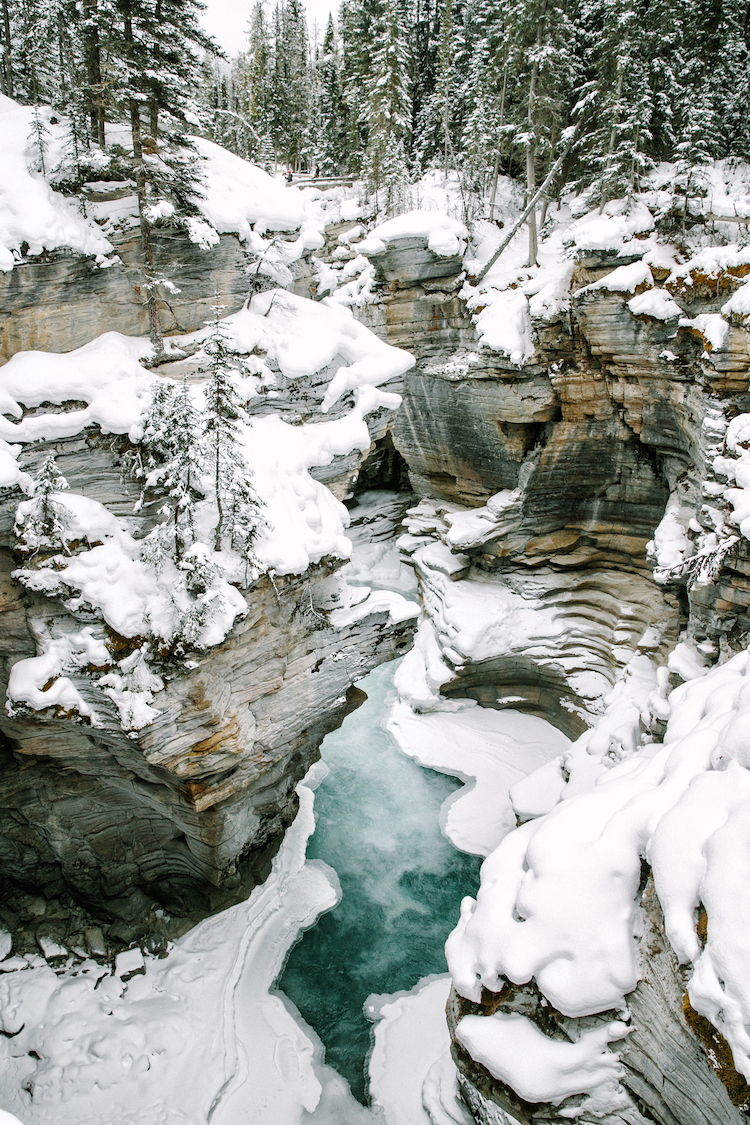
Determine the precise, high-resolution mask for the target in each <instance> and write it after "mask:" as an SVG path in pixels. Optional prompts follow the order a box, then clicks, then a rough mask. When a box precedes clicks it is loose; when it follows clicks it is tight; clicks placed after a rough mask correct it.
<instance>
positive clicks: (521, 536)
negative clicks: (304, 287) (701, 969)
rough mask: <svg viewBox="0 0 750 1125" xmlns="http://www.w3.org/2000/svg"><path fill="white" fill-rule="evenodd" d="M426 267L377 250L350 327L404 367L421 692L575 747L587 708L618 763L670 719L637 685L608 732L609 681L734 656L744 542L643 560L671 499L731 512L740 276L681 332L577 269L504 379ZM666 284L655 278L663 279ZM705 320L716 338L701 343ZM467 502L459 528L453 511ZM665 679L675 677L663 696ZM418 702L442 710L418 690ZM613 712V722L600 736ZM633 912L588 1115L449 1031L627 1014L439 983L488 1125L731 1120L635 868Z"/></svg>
mask: <svg viewBox="0 0 750 1125" xmlns="http://www.w3.org/2000/svg"><path fill="white" fill-rule="evenodd" d="M425 254H426V250H425V245H424V240H423V242H422V245H421V247H420V252H419V253H415V249H414V245H413V243H412V242H410V241H409V240H406V239H404V240H401V241H399V240H393V241H391V243H390V244H389V247H388V254H387V255H385V256H384V255H379V256H375V257H373V262H374V263H375V264H376V269H377V271H378V281H379V296H378V297H377V299H376V302H375V304H374V305H370V306H366V307H365V310H364V312H363V314H362V315H363V318H364V319H365V320H366V322H367V323H368V324H370V325H371V326H372V327H373V328H374V330H375V331H377V332H379V333H381V334H382V335H383V337H384V338H386V339H388V340H391V341H393V342H398V343H399V344H400V345H402V346H405V347H409V348H410V349H411V350H412V351H413V352H414V354H415V355H416V356H417V357H418V362H417V366H416V367H415V368H414V369H413V370H412V371H410V372H408V373H407V375H406V378H405V396H404V405H403V407H402V409H401V411H400V412H399V415H398V418H397V422H396V426H395V429H394V441H395V445H396V448H397V449H398V450H399V452H400V453H401V455H402V456H403V458H404V459H405V461H406V463H407V465H408V469H409V475H410V479H411V482H412V485H413V487H414V489H415V491H416V493H417V494H418V495H419V496H420V497H421V498H422V504H421V505H420V508H419V509H417V510H416V513H414V514H413V516H412V517H411V519H410V522H408V523H407V527H408V531H409V535H407V536H406V537H405V538H404V539H403V540H402V545H403V549H404V552H405V556H406V558H407V560H408V561H410V562H411V564H412V565H414V567H415V569H416V572H417V575H418V577H419V580H420V589H421V593H422V599H423V603H424V608H425V612H426V618H427V621H428V623H430V624H431V627H432V634H431V635H432V638H433V639H432V641H431V642H430V646H431V647H430V646H428V647H426V648H425V653H426V654H427V653H428V652H431V653H434V652H435V646H437V649H438V650H439V652H440V657H441V659H442V662H443V671H442V679H441V677H437V679H434V681H433V683H432V687H433V688H437V689H439V692H440V695H441V696H442V697H444V698H445V697H447V698H448V699H453V698H460V697H461V696H464V697H471V698H474V699H476V700H477V701H478V702H479V703H480V704H481V705H483V706H490V707H502V706H510V707H514V708H521V709H522V710H528V711H531V712H532V713H537V714H540V715H543V716H544V717H546V718H549V719H551V720H552V721H553V722H555V723H556V725H558V726H559V727H560V728H561V729H562V730H564V731H565V732H566V733H567V734H569V735H570V736H571V737H575V736H576V735H578V734H580V733H581V731H584V730H586V729H588V728H589V727H591V726H593V725H594V724H595V723H596V722H597V721H599V720H601V718H602V715H604V734H605V736H606V738H608V739H609V742H610V749H609V753H610V755H611V756H612V758H613V759H614V760H617V757H618V755H619V753H620V749H619V747H620V740H623V743H627V742H628V739H630V741H631V746H630V749H632V748H633V746H634V742H633V739H634V738H635V737H640V736H642V735H645V736H646V741H648V740H650V739H653V740H655V741H656V742H658V741H659V739H660V738H661V732H662V730H663V724H661V723H660V720H659V717H658V715H657V714H656V713H655V712H654V711H653V710H652V711H649V709H648V706H646V699H647V697H648V691H647V690H644V691H642V692H641V693H640V695H639V694H638V692H637V691H634V692H633V699H634V700H638V699H640V703H639V704H638V705H637V706H635V707H634V708H633V709H632V710H631V713H630V716H629V718H628V721H627V723H624V724H622V725H619V726H618V725H617V724H618V723H620V722H621V720H622V719H623V717H624V715H625V711H623V712H622V713H620V712H618V711H617V707H618V706H619V703H618V700H617V699H616V698H615V699H614V702H613V697H612V696H609V697H608V696H607V695H606V691H607V690H608V689H607V688H606V684H607V683H608V684H609V685H622V684H626V685H627V684H628V683H631V684H632V683H634V682H635V680H636V679H637V677H638V675H639V674H641V671H643V670H644V669H645V675H646V680H647V681H648V677H649V676H653V672H652V671H649V669H653V668H655V667H656V666H658V665H659V664H663V663H664V662H665V661H666V659H667V657H668V655H669V653H670V652H671V651H672V650H673V649H674V647H675V645H676V644H677V642H678V639H682V640H685V639H687V640H689V641H690V642H691V644H692V645H693V646H694V651H696V650H697V651H698V652H701V653H703V654H704V657H705V659H706V660H707V661H708V662H709V663H710V662H711V661H715V660H717V659H719V660H723V659H726V657H727V656H728V655H730V654H731V653H733V652H738V651H741V649H742V648H743V647H744V646H745V645H746V644H747V636H748V629H749V628H750V616H748V605H750V585H749V584H748V575H750V550H749V546H750V545H749V544H748V542H747V540H746V539H744V538H741V537H738V538H737V539H736V540H735V541H734V543H733V545H732V549H731V550H728V552H727V553H726V555H725V556H722V560H721V563H720V565H719V566H717V567H716V570H715V572H714V573H712V575H711V580H709V581H703V582H693V581H691V580H690V576H689V574H686V573H685V571H684V570H683V571H682V573H680V568H679V567H677V568H676V570H675V572H674V573H673V574H662V576H661V580H660V581H659V582H657V581H655V580H654V577H653V569H654V558H653V546H652V547H651V551H650V552H649V544H650V543H651V541H652V540H653V539H654V534H655V531H656V529H657V527H658V526H659V524H660V522H661V521H662V518H663V517H664V513H665V509H666V508H667V506H668V505H672V506H675V508H676V509H679V511H680V513H681V517H682V519H683V523H684V524H687V521H688V517H689V518H690V519H692V521H693V522H692V523H691V524H690V527H691V529H692V531H691V534H692V535H693V536H694V537H698V536H703V537H705V536H709V537H710V536H711V534H712V533H713V532H714V531H715V530H716V529H717V528H720V527H721V525H722V519H723V517H725V516H727V514H728V508H727V505H726V504H725V503H724V502H723V500H722V487H721V481H719V483H718V484H717V483H716V476H715V473H714V468H713V465H714V460H715V458H716V456H717V454H720V453H722V451H723V436H724V433H725V432H726V428H727V424H728V422H729V421H730V420H731V419H732V418H733V417H735V416H736V415H738V414H741V413H743V412H745V411H747V410H748V406H749V405H750V396H749V395H748V389H747V388H748V375H749V374H750V334H749V333H748V331H747V328H746V327H744V326H743V324H742V323H741V322H739V321H736V322H732V321H731V319H729V322H727V319H724V320H723V321H722V320H721V318H720V317H719V315H718V313H719V309H720V308H721V306H722V304H723V303H724V302H725V301H726V300H727V296H728V295H731V293H733V292H734V291H735V290H736V289H737V288H738V286H739V285H740V284H742V280H743V277H744V273H745V272H746V271H743V270H735V271H732V270H724V271H720V273H719V276H718V277H717V278H711V279H710V280H708V279H706V278H704V277H702V276H701V274H700V272H699V271H697V270H696V271H694V272H693V274H688V275H687V277H686V280H685V283H684V285H683V288H682V291H681V293H680V295H679V296H680V301H681V303H682V306H683V308H684V310H685V312H686V314H687V316H686V317H685V319H686V320H690V321H692V322H693V323H691V324H684V325H683V324H680V323H678V318H677V316H672V317H671V318H667V319H663V318H659V317H657V316H653V315H652V316H649V315H635V314H634V313H633V312H632V311H631V310H630V308H629V307H628V305H627V301H628V299H629V298H630V297H631V295H632V293H633V292H634V291H635V292H636V293H637V292H640V291H641V290H639V289H631V290H630V291H629V292H622V291H610V290H608V289H607V281H606V279H607V277H608V276H609V275H610V273H612V272H613V270H614V269H615V268H616V267H617V266H619V265H620V264H621V263H620V260H617V261H614V260H613V255H612V254H609V255H608V254H595V253H592V254H589V255H587V256H586V257H585V259H582V260H581V261H580V262H579V264H578V265H577V266H576V268H575V270H574V272H573V276H572V279H571V283H570V291H571V293H572V299H570V300H569V301H568V302H567V305H566V308H565V309H564V311H563V312H561V313H560V314H559V315H557V316H553V317H551V318H548V319H545V320H537V321H535V323H534V325H533V329H534V341H535V354H534V356H533V357H532V358H531V359H529V360H527V361H526V362H524V363H523V364H521V365H519V364H514V363H512V362H510V360H509V359H508V358H507V357H505V356H503V355H500V354H498V353H497V352H493V351H492V350H491V349H489V348H487V347H483V346H481V345H480V343H479V340H478V338H477V335H476V333H473V330H472V325H471V322H470V318H469V317H468V316H467V312H466V309H465V308H462V301H461V299H460V298H459V297H458V296H457V293H458V291H459V289H460V286H461V284H462V282H463V275H459V272H458V271H459V268H460V263H455V262H453V261H449V260H446V261H445V276H443V277H440V276H439V275H438V268H437V262H436V261H435V258H434V256H433V258H432V260H431V262H430V265H429V268H425V266H424V262H425ZM632 260H634V259H631V261H632ZM667 272H668V271H666V270H665V271H663V273H662V274H661V275H659V273H658V271H656V270H655V271H654V278H655V280H656V282H657V283H658V282H659V281H660V280H662V281H663V280H664V278H665V277H666V275H667ZM597 283H598V284H597ZM589 287H590V288H589ZM480 308H481V306H480ZM696 318H699V319H698V320H697V321H696ZM712 318H713V319H712ZM716 322H720V324H719V327H720V331H719V333H718V336H717V335H711V333H710V331H709V328H710V325H711V324H712V323H714V324H715V323H716ZM466 509H470V510H472V511H473V512H474V513H475V518H474V522H473V523H471V522H470V521H469V519H468V517H467V516H465V515H463V514H461V513H462V512H465V510H466ZM493 598H495V599H499V600H500V603H501V605H502V610H501V611H499V612H498V622H501V621H502V619H503V614H505V622H506V629H505V631H506V633H507V634H509V635H508V636H506V637H503V638H502V639H501V640H498V641H496V642H495V651H494V652H490V653H488V652H487V651H486V646H485V651H479V650H478V649H475V650H474V651H472V649H471V648H470V647H469V646H468V645H467V644H466V643H464V644H463V647H462V646H461V644H460V643H459V642H460V641H461V637H462V634H461V630H460V628H459V608H458V607H461V606H462V607H463V609H462V610H461V612H463V613H464V615H466V614H468V613H470V612H475V613H476V614H477V615H484V620H485V622H486V627H487V629H488V630H489V631H491V629H492V624H493V612H494V611H493V608H492V605H493V603H492V599H493ZM524 606H525V607H528V608H529V609H530V610H531V611H532V612H531V614H526V615H524V614H523V613H522V610H523V608H524ZM472 607H473V608H472ZM432 659H433V660H434V657H432ZM429 662H430V661H429V659H428V656H427V655H425V664H428V665H429ZM639 670H640V671H639ZM686 674H687V673H686ZM598 677H603V681H602V680H601V679H597V678H598ZM427 679H428V681H429V674H428V676H427ZM602 682H604V685H605V687H604V690H603V689H602ZM648 682H649V683H650V684H651V687H652V688H655V686H656V683H655V681H653V680H652V681H648ZM680 682H681V678H680V676H679V674H678V673H677V672H672V673H671V679H670V684H671V685H674V684H678V683H680ZM617 690H620V688H618V689H617ZM660 690H663V688H662V689H660ZM614 694H615V695H616V692H615V693H614ZM655 694H657V695H658V694H659V693H658V691H657V692H656V693H655ZM651 698H653V697H651ZM603 701H604V702H603ZM412 704H413V706H416V707H419V706H427V707H428V708H429V707H431V706H433V705H435V704H432V703H430V702H429V699H427V701H426V702H425V699H424V698H422V697H419V696H415V699H414V700H412ZM437 705H438V706H439V704H437ZM639 707H641V708H642V710H641V712H640V718H639ZM656 710H657V711H658V706H657V707H656ZM610 711H611V712H612V714H613V715H615V714H616V715H618V718H617V721H614V720H613V721H612V722H611V723H610V725H609V727H607V725H606V718H607V715H608V714H609V712H610ZM639 727H640V735H639V733H638V732H639ZM623 732H625V733H623ZM605 741H606V739H605ZM605 749H606V746H605ZM593 752H594V751H593V750H590V751H589V753H593ZM623 752H628V750H627V746H624V749H623ZM584 758H585V755H584ZM530 815H531V814H530ZM535 815H536V814H535ZM638 901H639V902H640V909H641V911H642V917H643V919H644V925H643V928H642V933H641V934H640V936H639V938H638V958H639V962H640V965H641V969H642V971H641V978H642V979H641V980H640V983H639V984H638V986H637V988H636V990H635V992H633V993H631V994H630V995H629V996H628V997H627V1004H628V1008H629V1011H630V1029H631V1030H630V1035H629V1036H628V1038H627V1039H626V1040H625V1043H624V1044H618V1045H617V1046H618V1053H619V1056H620V1059H621V1064H622V1077H621V1080H620V1085H619V1090H618V1094H617V1097H616V1098H615V1099H614V1101H610V1103H608V1104H602V1105H599V1106H598V1107H596V1106H594V1107H593V1108H592V1103H591V1102H590V1099H587V1098H584V1097H583V1095H578V1096H573V1097H568V1098H567V1099H564V1100H563V1099H561V1103H562V1104H559V1103H558V1102H557V1101H555V1102H554V1104H550V1103H549V1102H540V1103H537V1104H532V1103H530V1102H527V1101H524V1100H523V1098H521V1097H519V1096H518V1094H517V1093H516V1092H515V1091H514V1089H513V1088H512V1087H511V1086H510V1085H509V1084H507V1083H505V1082H503V1081H500V1080H499V1079H498V1078H496V1077H494V1076H493V1074H492V1073H491V1072H490V1071H489V1070H488V1069H487V1068H486V1067H485V1066H483V1065H482V1064H480V1063H477V1062H476V1061H475V1060H474V1059H473V1058H472V1057H471V1055H470V1053H469V1051H468V1050H467V1049H466V1048H465V1047H464V1046H462V1044H461V1043H460V1042H459V1040H458V1038H456V1036H455V1029H456V1025H457V1023H458V1021H459V1020H460V1019H461V1018H462V1017H463V1016H465V1015H467V1014H475V1015H477V1014H478V1015H483V1016H489V1015H491V1014H492V1013H495V1012H501V1013H517V1014H522V1015H525V1016H527V1017H528V1018H529V1019H530V1020H531V1021H532V1022H534V1023H535V1024H536V1026H537V1027H538V1028H539V1029H540V1030H541V1031H542V1032H543V1033H544V1034H545V1035H546V1036H547V1037H548V1039H551V1040H553V1041H556V1042H558V1043H570V1042H571V1041H575V1040H576V1039H577V1038H578V1037H579V1036H580V1035H581V1033H582V1032H584V1031H586V1030H588V1029H591V1028H595V1027H601V1026H602V1025H603V1024H604V1023H605V1022H606V1021H608V1020H616V1019H618V1018H620V1017H619V1014H618V1012H617V1011H605V1012H602V1013H601V1014H600V1015H597V1016H594V1017H589V1018H586V1019H579V1020H575V1021H574V1020H568V1019H567V1018H566V1017H564V1016H563V1015H562V1014H561V1013H560V1012H557V1011H555V1009H554V1007H553V1006H552V1005H551V1004H550V1003H549V1002H548V1001H547V1000H546V999H545V998H544V997H542V995H541V993H540V992H539V990H538V988H537V987H536V985H535V983H534V982H533V981H532V982H531V983H530V984H528V985H522V986H517V985H514V984H512V983H511V982H510V981H509V980H504V981H503V980H502V978H501V982H500V984H499V985H498V990H497V991H490V990H489V989H487V988H484V989H483V991H482V996H481V1002H479V1003H474V1002H473V1001H468V1000H466V999H464V998H463V997H462V996H461V995H460V994H459V993H458V992H456V991H454V992H453V994H452V996H451V1000H450V1002H449V1005H448V1020H449V1025H450V1027H451V1031H452V1032H453V1033H454V1039H453V1056H454V1059H455V1061H456V1063H457V1066H458V1069H459V1086H460V1089H461V1090H462V1093H463V1097H464V1100H465V1102H466V1104H467V1105H468V1106H469V1107H470V1109H471V1113H472V1115H473V1117H474V1118H475V1120H476V1121H477V1122H479V1123H481V1125H506V1123H508V1122H511V1121H515V1122H523V1123H524V1125H530V1123H531V1122H536V1121H539V1122H541V1121H545V1122H557V1121H559V1122H561V1123H562V1121H564V1120H567V1119H568V1118H569V1117H571V1116H576V1117H577V1119H578V1120H581V1121H592V1122H593V1121H601V1120H606V1121H607V1122H609V1123H611V1125H615V1123H618V1125H619V1123H625V1122H627V1123H628V1125H642V1123H645V1122H658V1123H659V1125H700V1123H701V1122H703V1123H705V1122H708V1121H710V1122H726V1123H727V1125H730V1123H732V1122H736V1123H737V1125H739V1122H740V1121H741V1120H745V1115H746V1113H747V1110H748V1104H750V1102H749V1101H748V1095H747V1085H746V1083H745V1081H744V1079H743V1078H742V1076H741V1075H740V1074H739V1073H738V1072H737V1070H736V1069H735V1068H734V1066H733V1063H732V1056H731V1051H730V1050H729V1048H728V1046H727V1044H726V1042H725V1041H724V1040H723V1038H722V1036H721V1035H720V1034H719V1032H718V1031H716V1029H715V1028H714V1027H712V1025H711V1024H710V1023H708V1021H707V1020H705V1019H703V1017H701V1016H699V1015H698V1014H697V1013H696V1012H694V1011H693V1010H692V1008H691V1006H690V1003H689V1001H688V999H687V992H686V988H687V980H688V974H687V973H686V970H685V969H684V968H683V967H681V966H680V965H679V964H678V959H677V956H676V954H675V953H674V951H673V950H672V948H671V947H670V944H669V941H668V939H667V937H666V935H665V931H664V921H663V917H662V914H661V908H660V904H659V901H658V898H657V896H656V894H655V891H654V887H653V881H652V879H651V878H650V876H649V867H648V864H647V863H646V862H645V861H644V862H643V880H642V887H641V890H640V892H639V897H638ZM699 933H700V927H699ZM530 940H531V939H530ZM703 940H704V941H705V933H704V938H703ZM531 1065H532V1069H533V1065H534V1064H533V1062H532V1064H531ZM539 1065H540V1066H541V1064H539Z"/></svg>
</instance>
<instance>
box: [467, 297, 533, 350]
mask: <svg viewBox="0 0 750 1125" xmlns="http://www.w3.org/2000/svg"><path fill="white" fill-rule="evenodd" d="M479 300H481V302H482V303H483V304H484V305H485V307H484V308H482V309H481V310H480V311H479V313H478V315H477V318H476V321H475V323H476V328H477V335H478V336H479V342H480V344H482V346H483V347H485V348H491V349H492V350H493V351H496V352H500V354H501V355H506V356H508V358H509V359H510V361H511V363H515V364H517V365H518V366H519V367H521V366H522V365H523V364H524V363H526V361H527V360H529V359H531V357H532V356H533V355H534V340H533V337H532V334H531V316H530V313H529V301H528V298H527V297H526V294H525V293H524V292H523V291H522V290H520V289H507V290H505V291H504V292H500V293H493V292H484V293H482V296H481V298H480V299H474V300H470V301H469V308H472V309H473V308H476V307H477V305H478V303H479Z"/></svg>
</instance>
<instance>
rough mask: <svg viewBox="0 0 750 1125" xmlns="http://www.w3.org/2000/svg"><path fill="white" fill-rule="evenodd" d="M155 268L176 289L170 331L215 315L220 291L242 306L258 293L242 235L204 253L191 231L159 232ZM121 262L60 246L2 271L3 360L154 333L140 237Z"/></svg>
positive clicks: (167, 318)
mask: <svg viewBox="0 0 750 1125" xmlns="http://www.w3.org/2000/svg"><path fill="white" fill-rule="evenodd" d="M153 241H154V265H155V268H156V269H158V270H160V271H162V272H163V273H164V275H165V276H166V277H168V278H169V279H170V280H171V281H172V283H173V284H174V285H175V286H176V288H177V290H178V292H176V293H174V294H172V295H171V296H170V297H169V301H168V303H165V304H164V306H163V309H162V320H163V328H164V331H165V332H167V333H176V332H194V331H195V330H196V329H198V328H202V327H203V325H204V323H205V322H206V321H207V320H210V319H211V305H212V303H214V302H215V293H216V291H217V290H218V291H219V292H220V293H221V294H222V301H223V303H224V304H226V305H227V306H228V307H230V308H233V309H234V308H238V307H239V306H240V305H241V304H242V302H243V301H244V300H245V298H246V296H247V294H248V292H249V290H250V287H251V286H250V281H251V279H250V277H249V276H248V271H249V268H250V264H249V263H250V259H249V258H248V256H247V254H246V253H245V251H244V250H243V249H242V245H241V244H240V242H239V241H238V239H237V238H236V237H235V236H234V235H223V236H222V238H221V241H220V242H219V244H218V245H217V246H213V247H212V248H211V249H210V250H201V249H200V248H199V247H198V246H197V245H196V244H195V243H194V242H191V241H190V240H189V239H188V237H187V235H186V234H184V233H183V232H178V231H175V232H167V231H164V232H159V233H156V234H155V235H154V239H153ZM115 249H116V252H117V255H118V256H119V258H120V259H121V262H120V263H115V264H114V265H111V264H109V262H108V263H107V265H106V266H104V267H101V266H99V265H97V263H96V261H95V259H94V258H87V257H82V256H81V255H79V254H72V253H69V252H67V251H62V250H56V251H51V252H49V253H47V254H44V255H42V256H39V257H36V258H28V259H26V260H24V261H22V262H21V263H19V264H17V265H16V266H15V268H14V269H12V270H11V271H10V272H8V273H3V274H0V362H4V361H5V360H7V359H10V357H11V356H12V355H15V353H16V352H19V351H51V352H67V351H71V350H72V349H74V348H79V347H81V346H82V345H83V344H87V343H88V342H89V340H93V339H94V337H95V336H99V335H101V333H102V332H122V333H123V334H124V335H126V336H148V308H147V305H146V299H145V296H144V294H143V293H142V292H141V284H140V283H141V277H140V270H139V257H140V250H139V245H138V239H137V237H135V236H130V237H127V236H120V237H119V238H118V239H116V246H115Z"/></svg>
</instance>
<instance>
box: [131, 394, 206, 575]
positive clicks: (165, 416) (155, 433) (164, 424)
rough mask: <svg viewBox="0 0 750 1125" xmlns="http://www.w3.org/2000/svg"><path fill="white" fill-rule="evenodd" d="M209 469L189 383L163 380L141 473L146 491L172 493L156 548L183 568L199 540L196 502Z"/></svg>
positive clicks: (145, 442) (153, 404)
mask: <svg viewBox="0 0 750 1125" xmlns="http://www.w3.org/2000/svg"><path fill="white" fill-rule="evenodd" d="M205 471H206V457H205V453H204V450H203V446H202V442H201V429H200V421H199V418H198V413H197V411H196V409H195V406H194V405H193V400H192V397H191V394H190V388H189V386H188V383H187V379H185V378H183V381H182V383H181V384H180V385H179V386H175V385H174V384H173V383H168V382H166V381H165V380H161V379H160V380H159V381H158V382H157V383H155V384H154V387H153V394H152V399H151V407H150V409H149V413H148V418H147V421H146V425H145V427H144V433H143V438H142V441H141V465H140V467H139V473H140V475H141V476H143V477H145V481H144V493H145V490H146V489H147V488H158V489H159V490H160V491H162V492H165V493H166V494H167V497H168V502H167V504H165V505H164V506H163V507H162V509H161V511H160V514H162V515H163V516H164V517H165V518H164V521H163V523H162V524H161V525H160V527H159V528H158V529H155V531H154V533H152V534H153V536H154V541H153V546H154V549H155V550H156V549H158V550H159V551H162V552H163V553H164V554H165V555H166V556H168V557H169V558H172V559H174V561H175V562H176V563H178V564H179V563H180V562H181V560H182V559H183V557H184V555H185V553H186V552H187V551H188V550H189V549H190V547H191V546H192V545H193V543H194V542H195V504H196V501H197V500H198V499H199V498H200V497H201V495H202V492H201V478H202V475H203V473H204V472H205ZM142 501H143V496H142V497H141V503H142Z"/></svg>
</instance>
